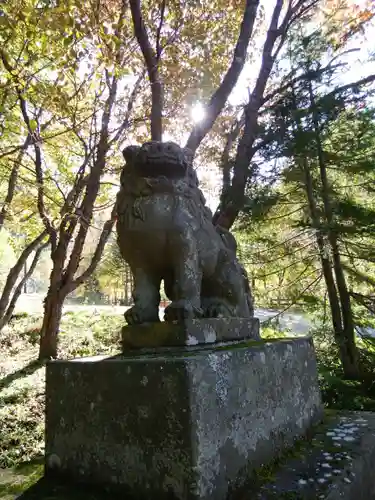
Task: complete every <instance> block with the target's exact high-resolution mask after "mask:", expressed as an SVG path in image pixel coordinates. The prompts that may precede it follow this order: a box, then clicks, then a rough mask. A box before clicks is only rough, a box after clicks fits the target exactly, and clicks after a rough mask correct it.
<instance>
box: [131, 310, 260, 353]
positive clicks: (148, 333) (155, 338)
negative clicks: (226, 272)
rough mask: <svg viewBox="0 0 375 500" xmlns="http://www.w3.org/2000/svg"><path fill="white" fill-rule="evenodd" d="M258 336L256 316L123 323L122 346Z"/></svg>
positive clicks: (221, 340) (185, 344) (185, 342)
mask: <svg viewBox="0 0 375 500" xmlns="http://www.w3.org/2000/svg"><path fill="white" fill-rule="evenodd" d="M244 339H252V340H260V335H259V319H258V318H207V319H191V320H186V321H184V322H183V323H167V322H165V321H161V322H160V323H150V324H146V325H136V326H124V327H123V329H122V345H123V349H124V350H128V349H139V348H149V347H151V348H154V347H179V346H193V345H198V344H215V343H217V342H227V341H239V340H244Z"/></svg>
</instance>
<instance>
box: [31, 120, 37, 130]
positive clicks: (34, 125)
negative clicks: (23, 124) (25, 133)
mask: <svg viewBox="0 0 375 500" xmlns="http://www.w3.org/2000/svg"><path fill="white" fill-rule="evenodd" d="M37 127H38V123H37V121H36V120H30V129H31V131H32V132H34V131H35V130H36V129H37Z"/></svg>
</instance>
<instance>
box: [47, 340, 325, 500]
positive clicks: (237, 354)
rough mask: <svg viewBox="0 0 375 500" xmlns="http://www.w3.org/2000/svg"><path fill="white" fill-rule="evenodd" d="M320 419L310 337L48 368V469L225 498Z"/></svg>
mask: <svg viewBox="0 0 375 500" xmlns="http://www.w3.org/2000/svg"><path fill="white" fill-rule="evenodd" d="M320 416H321V402H320V394H319V389H318V384H317V373H316V363H315V355H314V350H313V345H312V341H311V339H309V338H299V339H290V340H288V339H287V340H278V341H273V342H270V341H267V342H262V341H261V342H256V341H250V342H239V343H234V344H231V345H230V346H229V347H225V346H215V347H213V348H210V349H208V348H207V347H206V348H205V349H200V348H199V346H198V347H196V348H180V349H178V348H176V349H175V350H174V351H173V352H172V353H170V354H169V355H164V356H161V355H153V356H151V355H133V356H125V355H122V356H117V357H114V358H103V357H102V358H99V359H98V358H95V357H94V358H86V359H85V358H82V359H80V360H73V361H53V362H50V363H48V365H47V389H46V427H47V428H46V472H47V473H50V472H52V471H54V470H55V471H58V472H60V473H62V474H67V475H69V476H71V477H72V478H74V479H76V480H83V481H90V482H94V483H95V482H97V483H102V484H113V485H117V486H118V485H123V486H127V487H128V488H129V490H130V491H131V492H132V493H133V495H134V497H135V498H146V499H151V498H158V499H159V498H160V499H162V498H175V499H181V500H182V499H184V500H190V499H207V500H208V499H210V500H224V499H226V498H227V495H228V494H229V493H230V491H232V490H235V489H236V488H237V487H238V486H240V485H241V484H242V483H243V481H244V479H245V478H246V474H247V473H248V472H249V471H251V470H252V469H254V468H256V467H259V466H260V465H261V464H264V463H266V462H268V461H270V460H272V459H273V458H274V457H275V456H276V455H277V453H279V452H280V451H281V450H283V449H284V448H285V447H286V446H288V445H291V444H292V442H293V440H294V439H295V438H296V437H299V436H301V435H303V434H304V433H305V431H306V430H307V429H308V428H309V427H310V426H311V425H312V424H313V423H314V422H316V421H318V420H319V419H320Z"/></svg>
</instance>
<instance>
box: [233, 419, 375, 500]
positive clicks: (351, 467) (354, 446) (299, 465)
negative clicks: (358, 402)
mask: <svg viewBox="0 0 375 500" xmlns="http://www.w3.org/2000/svg"><path fill="white" fill-rule="evenodd" d="M374 469H375V414H374V413H370V412H342V411H340V412H327V413H326V415H325V418H324V422H323V423H322V424H320V425H319V426H318V427H317V428H316V429H315V431H314V433H313V434H312V436H311V438H310V439H308V440H306V441H303V442H301V443H298V445H297V446H296V447H295V449H292V450H291V451H290V452H289V453H288V456H286V457H285V458H284V459H283V458H282V459H281V461H280V462H279V463H278V464H277V465H276V466H274V467H271V468H267V470H266V471H262V470H259V471H258V479H259V484H258V485H257V486H256V487H254V488H252V487H251V485H249V487H248V488H246V493H244V495H243V496H242V499H243V500H257V499H259V500H279V499H284V498H285V499H287V498H293V499H295V500H315V499H324V500H375V475H374ZM263 476H264V478H265V479H263V480H262V477H263Z"/></svg>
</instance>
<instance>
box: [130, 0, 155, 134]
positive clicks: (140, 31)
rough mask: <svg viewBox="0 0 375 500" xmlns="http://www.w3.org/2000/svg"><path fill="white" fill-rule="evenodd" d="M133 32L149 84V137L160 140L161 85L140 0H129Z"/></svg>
mask: <svg viewBox="0 0 375 500" xmlns="http://www.w3.org/2000/svg"><path fill="white" fill-rule="evenodd" d="M129 3H130V10H131V14H132V20H133V27H134V34H135V36H136V38H137V40H138V43H139V46H140V48H141V51H142V54H143V57H144V60H145V63H146V68H147V73H148V77H149V80H150V84H151V139H152V140H153V141H161V139H162V133H163V125H162V113H163V86H162V82H161V79H160V75H159V69H158V58H157V55H156V54H155V52H154V50H153V48H152V47H151V43H150V40H149V37H148V33H147V29H146V26H145V24H144V21H143V17H142V12H141V2H140V0H129Z"/></svg>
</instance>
